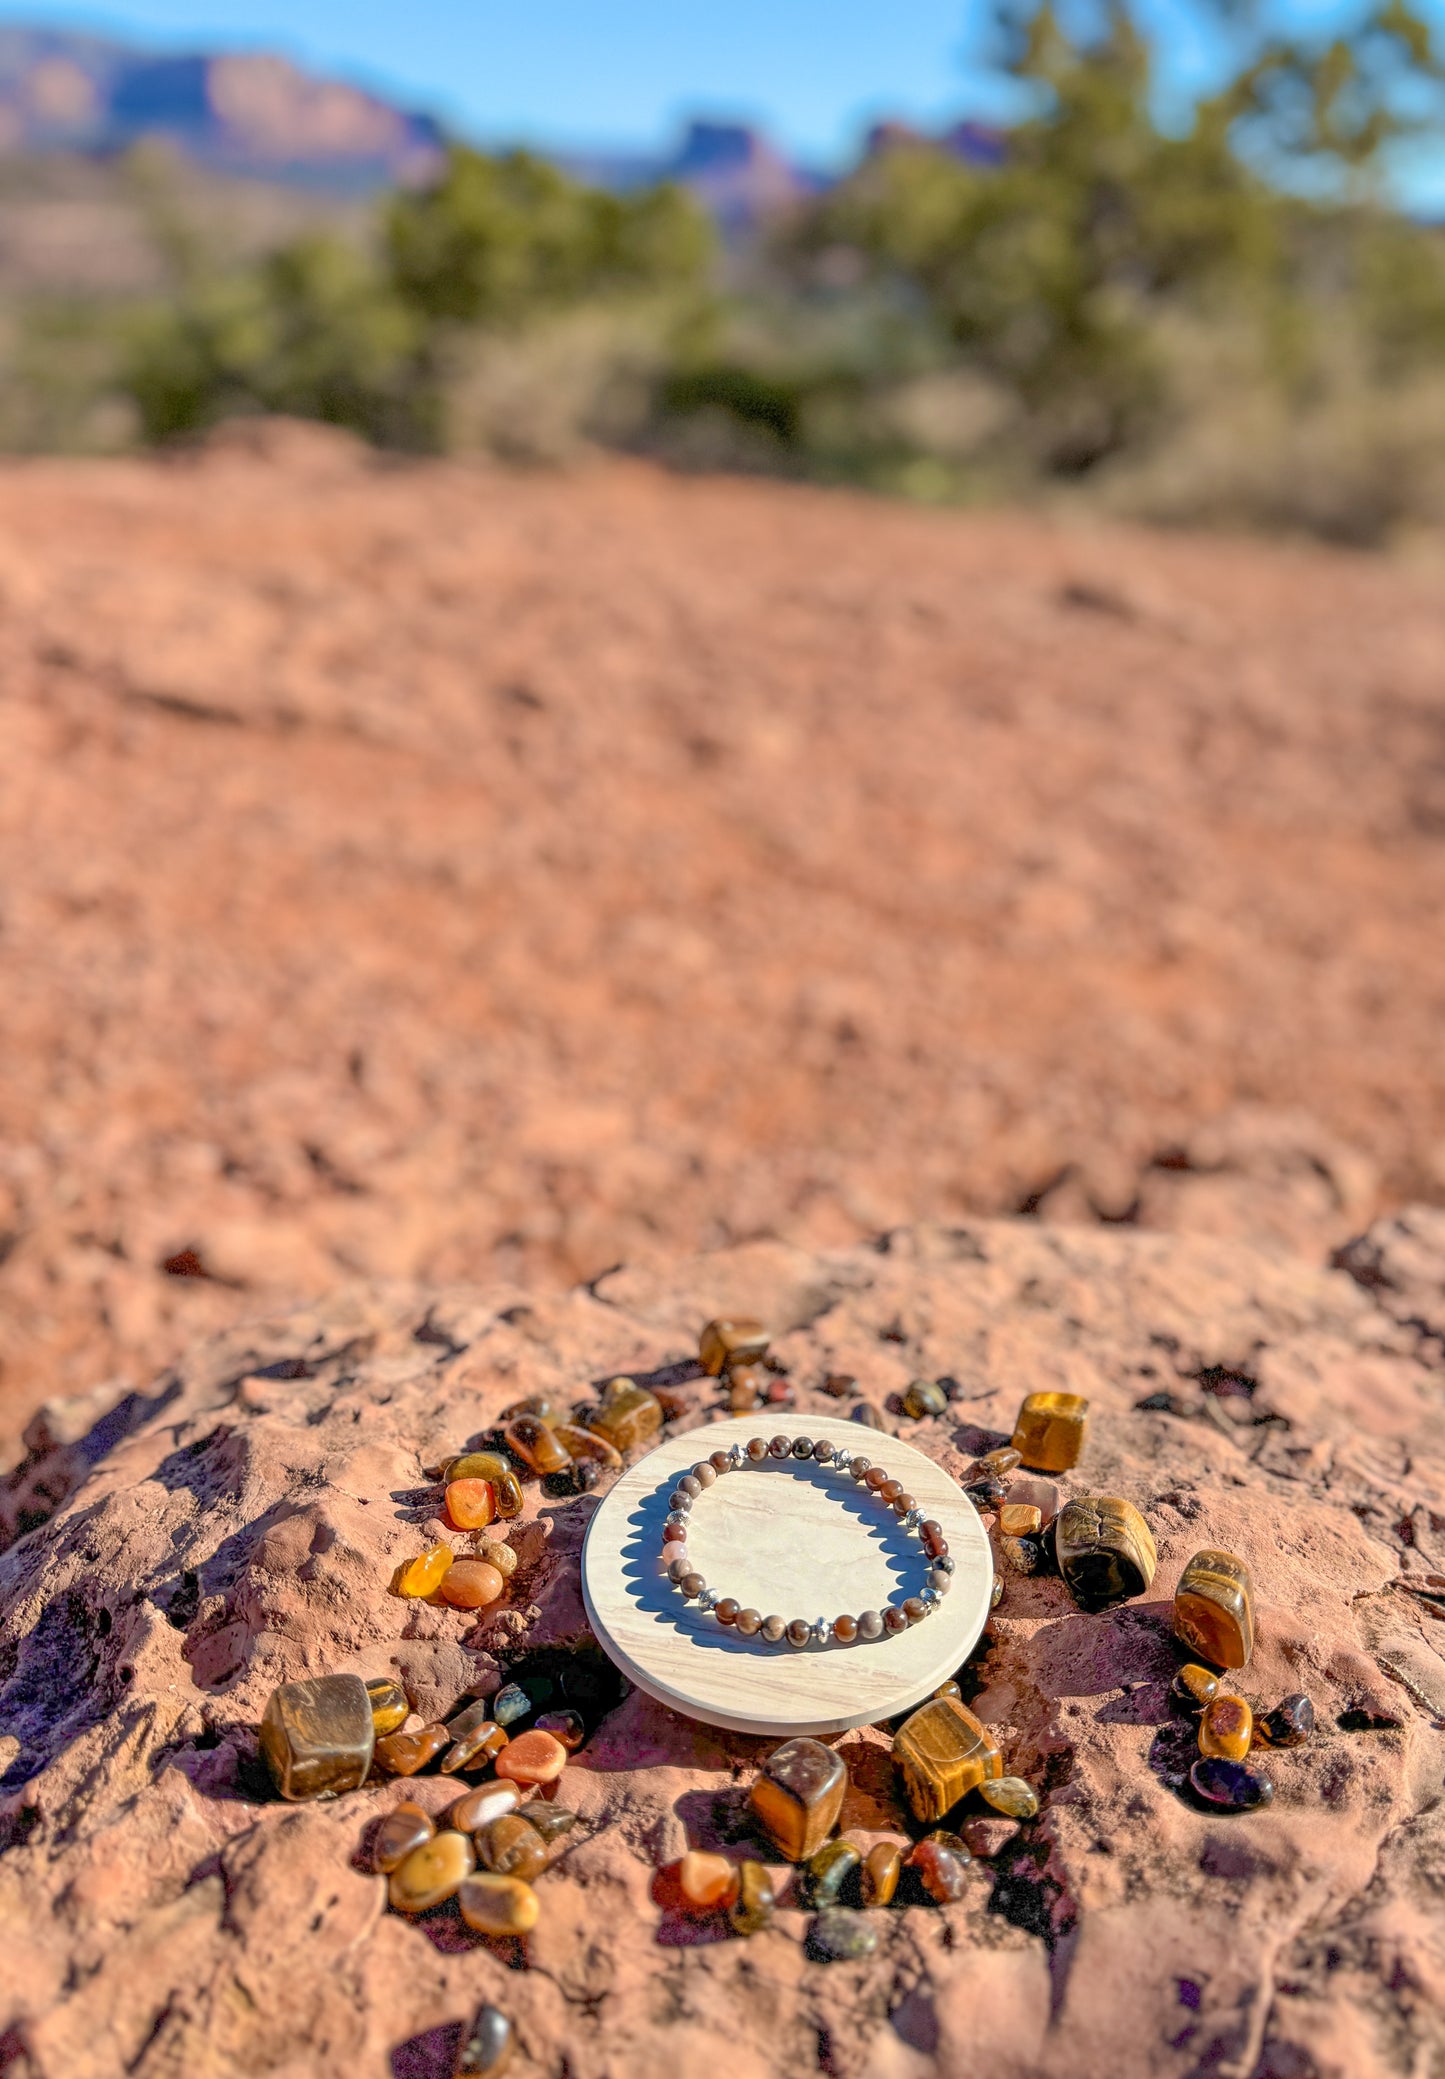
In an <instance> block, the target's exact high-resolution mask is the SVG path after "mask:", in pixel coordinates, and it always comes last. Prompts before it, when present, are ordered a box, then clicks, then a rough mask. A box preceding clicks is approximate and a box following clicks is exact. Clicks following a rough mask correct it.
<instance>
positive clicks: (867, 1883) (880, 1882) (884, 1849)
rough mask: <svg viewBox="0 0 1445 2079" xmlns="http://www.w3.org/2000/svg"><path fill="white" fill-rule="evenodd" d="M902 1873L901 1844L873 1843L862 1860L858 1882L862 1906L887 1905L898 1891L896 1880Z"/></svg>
mask: <svg viewBox="0 0 1445 2079" xmlns="http://www.w3.org/2000/svg"><path fill="white" fill-rule="evenodd" d="M902 1871H903V1847H902V1844H901V1843H900V1842H898V1841H875V1842H874V1844H873V1846H872V1847H871V1848H870V1849H869V1850H868V1853H867V1854H866V1855H865V1856H864V1858H863V1869H862V1872H861V1875H860V1877H859V1880H858V1881H859V1885H860V1887H861V1889H862V1893H863V1903H864V1905H865V1906H886V1905H889V1904H890V1903H891V1902H892V1898H893V1894H894V1892H895V1891H897V1889H898V1879H899V1877H900V1876H901V1874H902Z"/></svg>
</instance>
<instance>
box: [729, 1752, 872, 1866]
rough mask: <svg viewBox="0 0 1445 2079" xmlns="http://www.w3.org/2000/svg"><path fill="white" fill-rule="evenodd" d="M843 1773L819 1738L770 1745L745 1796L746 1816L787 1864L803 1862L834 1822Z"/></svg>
mask: <svg viewBox="0 0 1445 2079" xmlns="http://www.w3.org/2000/svg"><path fill="white" fill-rule="evenodd" d="M847 1783H848V1772H847V1770H846V1769H845V1768H844V1766H843V1763H842V1761H841V1759H840V1758H839V1756H838V1755H836V1754H835V1753H834V1752H833V1749H832V1748H831V1747H825V1746H824V1745H823V1743H822V1741H821V1740H807V1739H800V1740H785V1741H784V1742H783V1744H782V1746H781V1747H775V1748H774V1749H773V1751H772V1753H771V1754H770V1755H769V1756H768V1758H767V1760H766V1761H765V1762H764V1763H763V1766H762V1768H761V1770H760V1771H759V1773H758V1776H757V1778H756V1780H755V1782H754V1784H753V1787H752V1791H751V1793H750V1795H749V1798H748V1804H749V1807H750V1809H751V1811H752V1816H753V1818H754V1820H755V1821H756V1822H757V1824H758V1825H759V1826H760V1827H761V1828H762V1830H763V1832H764V1833H765V1834H766V1835H767V1837H768V1839H769V1840H770V1841H771V1842H772V1844H773V1846H774V1847H775V1848H776V1849H777V1850H778V1852H779V1854H780V1855H782V1856H783V1857H784V1858H785V1859H786V1860H787V1861H788V1862H806V1861H807V1860H808V1857H809V1856H810V1855H814V1854H816V1853H817V1851H818V1849H819V1848H821V1847H822V1845H823V1843H824V1841H826V1840H827V1838H828V1836H829V1834H830V1833H832V1831H833V1828H834V1827H835V1826H836V1825H837V1823H838V1814H839V1812H840V1811H841V1810H842V1806H843V1792H844V1790H845V1789H846V1788H847Z"/></svg>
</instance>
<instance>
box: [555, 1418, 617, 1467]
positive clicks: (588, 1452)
mask: <svg viewBox="0 0 1445 2079" xmlns="http://www.w3.org/2000/svg"><path fill="white" fill-rule="evenodd" d="M553 1435H554V1436H555V1437H556V1439H557V1441H558V1443H559V1444H560V1445H561V1446H562V1448H563V1449H564V1450H565V1451H570V1452H571V1454H572V1456H573V1457H574V1458H590V1459H593V1460H595V1461H596V1463H597V1464H598V1465H602V1466H605V1467H606V1468H607V1470H608V1472H609V1473H620V1472H621V1470H622V1453H621V1452H620V1451H619V1450H618V1448H617V1446H616V1445H615V1444H614V1443H612V1442H611V1441H610V1440H609V1439H608V1438H607V1437H605V1436H602V1435H601V1434H600V1433H599V1432H598V1431H597V1430H595V1429H584V1428H583V1427H582V1425H581V1423H580V1422H559V1423H557V1424H556V1425H555V1427H554V1429H553Z"/></svg>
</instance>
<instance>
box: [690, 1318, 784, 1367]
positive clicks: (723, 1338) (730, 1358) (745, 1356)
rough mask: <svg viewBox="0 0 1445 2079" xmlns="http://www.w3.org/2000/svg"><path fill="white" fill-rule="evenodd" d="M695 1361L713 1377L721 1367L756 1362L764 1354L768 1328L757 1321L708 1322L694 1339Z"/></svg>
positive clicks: (759, 1361)
mask: <svg viewBox="0 0 1445 2079" xmlns="http://www.w3.org/2000/svg"><path fill="white" fill-rule="evenodd" d="M697 1354H698V1361H699V1363H700V1364H701V1365H702V1368H703V1370H704V1371H705V1372H709V1373H711V1375H712V1377H713V1378H716V1377H717V1375H718V1373H719V1372H720V1371H722V1370H723V1369H724V1368H725V1367H727V1368H730V1367H732V1366H735V1365H744V1364H760V1363H761V1362H762V1360H763V1358H764V1357H766V1356H767V1354H768V1331H767V1330H766V1329H765V1328H764V1326H763V1324H762V1322H761V1321H748V1320H744V1319H743V1318H741V1317H739V1318H738V1319H736V1320H721V1321H709V1322H708V1324H707V1326H706V1328H704V1330H703V1332H702V1334H701V1335H700V1336H699V1337H698V1339H697Z"/></svg>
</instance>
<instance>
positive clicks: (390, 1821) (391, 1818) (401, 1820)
mask: <svg viewBox="0 0 1445 2079" xmlns="http://www.w3.org/2000/svg"><path fill="white" fill-rule="evenodd" d="M435 1832H436V1827H435V1825H434V1824H433V1823H432V1821H431V1819H430V1818H429V1817H428V1816H427V1814H426V1813H425V1812H423V1810H422V1808H421V1806H420V1805H413V1804H411V1803H407V1804H402V1805H395V1806H393V1808H392V1810H391V1811H390V1812H388V1813H387V1815H386V1817H385V1819H383V1820H382V1822H381V1824H380V1826H379V1827H378V1828H377V1829H376V1840H375V1844H374V1846H373V1849H372V1858H371V1859H372V1862H373V1864H374V1865H375V1867H376V1868H377V1869H378V1870H381V1871H383V1872H384V1873H385V1872H389V1871H391V1870H394V1869H395V1868H396V1866H397V1864H398V1863H401V1862H405V1861H406V1858H407V1857H408V1856H409V1855H410V1854H411V1851H412V1849H413V1848H420V1846H421V1844H422V1842H423V1841H429V1840H430V1839H431V1837H432V1835H433V1834H434V1833H435Z"/></svg>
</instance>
